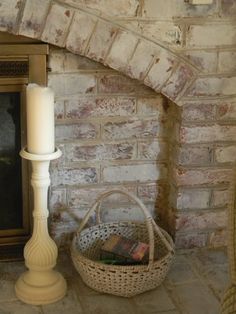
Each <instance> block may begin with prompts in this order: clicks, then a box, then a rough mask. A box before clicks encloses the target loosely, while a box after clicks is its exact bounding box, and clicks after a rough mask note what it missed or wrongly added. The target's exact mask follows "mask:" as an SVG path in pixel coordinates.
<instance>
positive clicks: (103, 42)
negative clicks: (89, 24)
mask: <svg viewBox="0 0 236 314" xmlns="http://www.w3.org/2000/svg"><path fill="white" fill-rule="evenodd" d="M117 31H118V28H117V27H116V26H114V25H113V24H112V23H107V22H102V21H99V22H98V24H97V25H96V28H95V31H94V33H93V35H92V37H91V39H90V41H89V45H88V48H87V52H86V56H87V57H89V58H91V59H93V60H96V61H99V62H103V61H104V59H105V56H106V53H107V51H108V50H109V47H110V45H111V43H112V41H113V38H114V36H115V34H116V32H117Z"/></svg>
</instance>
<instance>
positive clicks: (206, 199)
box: [177, 189, 211, 210]
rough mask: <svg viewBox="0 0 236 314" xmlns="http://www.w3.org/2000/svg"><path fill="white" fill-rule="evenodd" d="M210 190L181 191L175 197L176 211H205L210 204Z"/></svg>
mask: <svg viewBox="0 0 236 314" xmlns="http://www.w3.org/2000/svg"><path fill="white" fill-rule="evenodd" d="M210 196H211V191H210V190H199V189H188V190H187V189H186V190H181V191H180V192H179V193H178V197H177V208H178V209H180V210H181V209H205V208H208V207H209V204H210Z"/></svg>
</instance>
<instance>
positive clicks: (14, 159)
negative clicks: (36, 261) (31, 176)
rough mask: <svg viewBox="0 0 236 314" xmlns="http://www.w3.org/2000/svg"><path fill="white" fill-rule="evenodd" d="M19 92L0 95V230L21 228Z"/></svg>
mask: <svg viewBox="0 0 236 314" xmlns="http://www.w3.org/2000/svg"><path fill="white" fill-rule="evenodd" d="M20 111H21V110H20V93H0V125H1V132H0V204H1V205H0V206H1V210H0V230H7V229H18V228H22V227H23V202H22V171H21V158H20V156H19V152H20V149H21V136H20V134H21V119H20V117H21V114H20Z"/></svg>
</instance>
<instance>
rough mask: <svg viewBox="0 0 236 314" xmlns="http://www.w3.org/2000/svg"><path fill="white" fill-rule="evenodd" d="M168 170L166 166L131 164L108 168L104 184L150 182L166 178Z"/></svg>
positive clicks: (104, 175)
mask: <svg viewBox="0 0 236 314" xmlns="http://www.w3.org/2000/svg"><path fill="white" fill-rule="evenodd" d="M166 175H167V169H166V167H165V166H164V165H157V164H156V163H154V164H151V163H149V164H144V163H142V164H138V165H137V164H136V165H135V164H130V165H122V166H108V167H104V169H103V182H107V183H109V182H113V183H119V182H131V181H138V182H148V181H153V180H160V179H164V178H166Z"/></svg>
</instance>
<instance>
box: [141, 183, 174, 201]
mask: <svg viewBox="0 0 236 314" xmlns="http://www.w3.org/2000/svg"><path fill="white" fill-rule="evenodd" d="M167 194H168V185H165V184H162V185H159V184H156V183H152V184H142V185H141V184H140V185H139V186H138V197H140V198H141V199H142V200H143V201H145V202H148V201H155V203H156V205H157V206H159V205H160V204H163V203H164V202H165V201H166V196H167Z"/></svg>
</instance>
